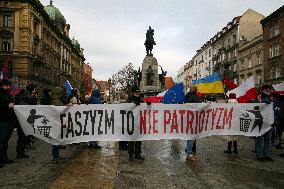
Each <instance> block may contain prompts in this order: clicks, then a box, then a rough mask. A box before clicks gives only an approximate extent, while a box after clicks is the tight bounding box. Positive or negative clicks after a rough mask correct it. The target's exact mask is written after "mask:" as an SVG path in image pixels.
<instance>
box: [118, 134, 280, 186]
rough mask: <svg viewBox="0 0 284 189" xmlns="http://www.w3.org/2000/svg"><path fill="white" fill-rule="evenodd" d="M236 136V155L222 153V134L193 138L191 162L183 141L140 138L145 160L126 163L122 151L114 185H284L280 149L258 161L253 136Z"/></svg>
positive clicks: (124, 154)
mask: <svg viewBox="0 0 284 189" xmlns="http://www.w3.org/2000/svg"><path fill="white" fill-rule="evenodd" d="M239 138H240V141H239V154H238V155H228V154H225V153H223V151H224V150H225V149H226V146H227V143H226V140H225V139H224V138H223V137H208V138H203V139H199V140H197V157H198V161H194V162H193V161H191V162H186V161H185V157H186V153H185V151H184V148H185V145H186V142H185V141H178V140H171V141H170V140H164V141H147V142H143V146H144V149H143V151H144V154H145V157H146V160H145V161H144V162H143V163H141V162H137V163H129V162H128V161H127V153H126V152H123V156H121V159H120V162H119V166H118V177H117V179H116V182H115V188H117V189H118V188H284V158H281V157H279V155H278V154H279V153H281V150H273V158H274V162H259V161H257V160H256V159H255V154H254V153H252V149H253V146H254V140H253V139H251V138H248V137H239ZM282 151H283V150H282Z"/></svg>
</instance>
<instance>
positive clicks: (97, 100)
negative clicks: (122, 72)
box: [87, 89, 102, 150]
mask: <svg viewBox="0 0 284 189" xmlns="http://www.w3.org/2000/svg"><path fill="white" fill-rule="evenodd" d="M87 104H101V92H100V90H99V89H94V90H93V92H92V95H91V97H90V98H89V100H88V102H87ZM89 148H92V149H98V150H100V149H102V147H101V146H100V145H98V142H97V141H90V142H89Z"/></svg>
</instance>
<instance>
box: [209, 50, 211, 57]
mask: <svg viewBox="0 0 284 189" xmlns="http://www.w3.org/2000/svg"><path fill="white" fill-rule="evenodd" d="M209 57H211V50H210V49H209Z"/></svg>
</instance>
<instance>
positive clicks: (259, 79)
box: [257, 74, 261, 84]
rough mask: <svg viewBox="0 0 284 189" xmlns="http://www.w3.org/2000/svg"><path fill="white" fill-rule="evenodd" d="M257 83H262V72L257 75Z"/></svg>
mask: <svg viewBox="0 0 284 189" xmlns="http://www.w3.org/2000/svg"><path fill="white" fill-rule="evenodd" d="M257 83H258V84H261V74H259V75H258V76H257Z"/></svg>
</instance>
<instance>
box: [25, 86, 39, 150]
mask: <svg viewBox="0 0 284 189" xmlns="http://www.w3.org/2000/svg"><path fill="white" fill-rule="evenodd" d="M26 90H27V93H28V97H27V101H28V104H29V105H37V91H36V85H34V84H29V85H27V86H26ZM34 139H35V138H34V136H31V135H28V136H27V137H26V145H29V146H30V147H31V145H32V143H33V142H34Z"/></svg>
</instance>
